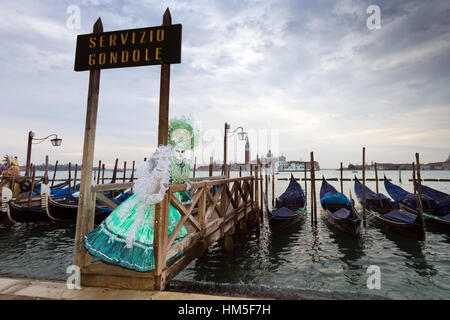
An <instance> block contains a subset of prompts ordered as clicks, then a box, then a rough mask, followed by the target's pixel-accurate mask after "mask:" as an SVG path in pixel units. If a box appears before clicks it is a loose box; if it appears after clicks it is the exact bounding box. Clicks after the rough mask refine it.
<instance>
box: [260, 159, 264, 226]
mask: <svg viewBox="0 0 450 320" xmlns="http://www.w3.org/2000/svg"><path fill="white" fill-rule="evenodd" d="M262 168H263V167H262V166H260V170H261V171H260V172H259V187H260V189H261V198H260V203H261V204H260V210H261V214H260V216H259V218H260V219H261V221H262V220H263V218H264V217H263V212H264V189H263V174H262V172H263V169H262Z"/></svg>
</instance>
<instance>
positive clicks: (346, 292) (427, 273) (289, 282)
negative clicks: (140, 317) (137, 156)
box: [0, 170, 450, 299]
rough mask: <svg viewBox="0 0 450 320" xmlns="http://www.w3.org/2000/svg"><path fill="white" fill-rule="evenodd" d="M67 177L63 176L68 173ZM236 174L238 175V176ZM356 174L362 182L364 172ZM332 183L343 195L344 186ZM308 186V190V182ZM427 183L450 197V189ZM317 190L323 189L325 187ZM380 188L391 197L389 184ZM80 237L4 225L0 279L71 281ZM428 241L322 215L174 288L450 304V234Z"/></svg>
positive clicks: (182, 278) (208, 265) (212, 261)
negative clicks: (337, 223)
mask: <svg viewBox="0 0 450 320" xmlns="http://www.w3.org/2000/svg"><path fill="white" fill-rule="evenodd" d="M198 174H201V175H206V174H207V173H205V172H199V173H198ZM215 174H220V173H215ZM322 174H323V175H324V176H325V177H326V178H335V177H338V176H339V174H340V173H339V171H336V170H322V171H319V172H317V173H316V177H317V178H321V177H322ZM383 174H386V176H387V177H388V178H391V179H392V181H393V182H394V183H396V184H397V183H398V172H395V171H386V172H383V171H382V172H379V177H382V176H383ZM61 175H62V177H63V175H64V173H63V172H61ZM231 175H232V176H234V175H237V172H232V173H231ZM354 175H355V173H352V172H350V171H346V172H344V178H350V177H353V176H354ZM356 175H357V176H358V177H360V176H361V173H360V172H359V173H356ZM373 175H374V173H373V172H367V173H366V177H367V178H372V177H373ZM289 176H290V174H288V173H283V174H278V175H276V176H275V179H278V178H287V177H289ZM294 176H295V177H297V178H300V177H303V173H301V174H300V173H294ZM308 176H309V175H308ZM410 176H411V172H407V171H403V172H402V179H403V183H402V184H401V186H402V187H403V188H405V189H406V190H408V191H412V183H411V182H407V179H409V178H410ZM422 178H424V179H426V178H450V171H423V172H422ZM287 183H288V181H283V180H280V181H279V180H277V181H276V190H275V195H276V196H277V195H280V194H281V193H282V192H283V191H284V189H285V188H286V186H287ZM330 183H331V184H333V185H334V186H336V187H337V188H338V189H339V182H338V181H330ZM301 184H302V187H304V181H302V183H301ZM424 184H425V185H428V186H430V187H433V188H436V189H438V190H442V191H444V192H447V193H449V192H450V183H448V182H424ZM367 185H368V187H369V188H372V189H373V190H374V189H375V182H374V181H368V182H367ZM270 186H271V184H269V195H270V194H271V189H270ZM316 188H317V190H319V189H320V182H317V185H316ZM379 188H380V192H382V193H385V194H386V192H385V190H384V186H383V183H382V182H380V184H379ZM350 189H351V190H352V193H353V194H354V192H353V181H345V182H344V192H345V194H347V195H348V194H349V190H350ZM308 190H310V184H309V182H308ZM269 202H270V198H269ZM318 206H319V204H318ZM74 235H75V226H74V224H67V223H60V222H47V223H30V224H29V225H28V226H27V225H26V224H18V225H14V226H13V227H12V228H11V229H10V230H6V229H5V228H4V227H3V226H0V246H1V250H0V274H10V275H11V274H17V275H26V276H33V277H42V278H48V279H59V280H64V279H66V273H65V272H66V268H67V267H68V266H69V265H71V263H72V255H73V240H74ZM426 237H427V239H426V241H425V242H424V243H421V242H415V241H411V240H409V239H406V238H403V237H401V236H398V235H396V234H393V233H391V232H388V231H384V230H383V229H379V228H375V227H373V226H371V225H370V223H369V224H368V226H367V227H366V228H363V230H362V235H361V237H360V238H359V239H355V238H351V237H349V236H347V235H345V234H341V233H340V232H338V231H333V230H330V229H329V228H328V227H327V226H326V225H325V224H324V223H323V220H322V219H321V218H320V212H319V222H318V226H317V229H316V230H314V231H313V230H312V228H311V224H310V222H309V221H306V222H305V223H303V224H297V225H294V226H292V227H291V228H289V229H287V230H286V231H285V232H280V233H271V232H270V231H269V229H268V228H267V223H265V224H264V226H263V227H262V229H261V234H260V236H259V237H257V235H256V233H255V232H254V231H253V232H251V233H250V234H249V235H248V236H244V237H239V236H236V238H235V245H234V252H233V254H232V255H227V254H225V253H224V251H223V250H222V247H221V244H220V243H215V244H213V245H212V246H211V247H210V248H209V249H208V251H207V252H206V253H205V255H204V256H202V257H201V258H199V259H197V260H195V261H193V262H192V263H191V264H190V265H188V267H187V268H186V269H185V270H184V271H183V272H181V273H180V274H179V275H178V276H177V277H175V279H174V280H173V281H172V282H173V284H174V285H176V286H177V287H178V286H181V287H182V286H183V284H184V283H186V284H190V285H192V283H194V284H195V283H197V284H198V285H199V286H200V285H203V284H208V285H209V286H210V287H211V286H212V285H214V286H215V285H216V284H224V285H226V286H227V287H228V288H231V290H233V289H234V290H242V288H243V287H244V288H246V287H247V288H250V289H251V290H253V291H255V292H257V291H258V290H264V291H266V292H267V291H269V292H270V291H271V290H272V291H277V292H283V293H284V294H289V293H293V294H294V293H295V292H304V291H305V290H306V291H311V292H320V293H323V294H325V295H326V294H333V295H336V294H337V295H339V296H350V297H358V296H374V297H385V298H394V299H449V298H450V250H449V243H450V235H449V234H443V233H435V232H429V231H427V233H426ZM370 265H377V266H379V267H380V270H381V289H380V290H369V289H367V286H366V281H367V278H368V276H369V274H367V273H366V272H367V268H368V267H369V266H370ZM205 290H207V289H205ZM205 293H206V292H205Z"/></svg>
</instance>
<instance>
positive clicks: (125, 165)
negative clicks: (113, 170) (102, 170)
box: [122, 161, 127, 183]
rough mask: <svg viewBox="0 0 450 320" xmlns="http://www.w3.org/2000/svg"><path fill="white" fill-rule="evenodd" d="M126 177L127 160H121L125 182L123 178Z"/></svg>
mask: <svg viewBox="0 0 450 320" xmlns="http://www.w3.org/2000/svg"><path fill="white" fill-rule="evenodd" d="M126 178H127V162H126V161H124V162H123V179H122V181H123V183H125V179H126Z"/></svg>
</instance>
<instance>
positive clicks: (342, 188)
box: [341, 162, 344, 193]
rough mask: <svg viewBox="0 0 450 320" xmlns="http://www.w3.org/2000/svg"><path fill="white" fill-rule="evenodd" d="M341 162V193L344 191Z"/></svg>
mask: <svg viewBox="0 0 450 320" xmlns="http://www.w3.org/2000/svg"><path fill="white" fill-rule="evenodd" d="M342 170H343V168H342V162H341V193H344V181H343V180H344V179H343V173H342Z"/></svg>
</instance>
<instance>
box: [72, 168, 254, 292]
mask: <svg viewBox="0 0 450 320" xmlns="http://www.w3.org/2000/svg"><path fill="white" fill-rule="evenodd" d="M192 182H193V183H192V184H191V185H190V186H189V190H187V188H188V185H186V184H177V185H171V186H170V187H169V189H168V191H167V192H166V194H165V197H164V199H163V201H161V202H160V203H158V204H156V205H155V219H154V238H153V245H154V255H155V269H154V270H152V271H151V272H147V273H138V274H137V273H136V272H134V271H131V270H124V269H123V268H121V267H118V266H111V265H106V264H102V265H101V266H100V265H96V266H91V267H89V265H90V262H88V263H87V264H86V265H85V268H84V273H85V274H86V275H87V277H86V278H85V279H87V280H86V281H85V284H86V285H95V286H98V285H105V286H112V287H121V288H130V289H131V288H134V289H144V288H145V289H148V288H149V283H150V284H151V288H150V289H157V290H163V289H164V287H165V285H166V283H167V282H168V281H169V280H170V279H172V278H173V277H174V276H176V275H177V274H178V273H179V272H180V271H181V270H183V269H184V267H185V266H187V265H188V264H189V263H190V262H191V261H192V260H193V259H195V258H197V257H199V256H200V255H202V254H203V252H204V250H206V248H207V247H208V246H209V245H211V244H212V243H214V242H215V241H217V240H218V239H220V238H222V237H225V238H226V239H230V237H232V234H233V233H234V231H235V229H236V227H240V228H245V229H246V222H247V221H250V222H256V223H257V222H258V215H251V216H249V215H250V214H251V213H253V212H255V208H257V204H256V202H255V198H254V194H256V195H257V187H256V189H254V185H255V184H254V177H252V176H247V177H239V178H231V179H226V178H224V177H207V178H196V179H192ZM132 186H133V183H115V184H101V185H93V186H92V187H91V201H92V203H94V204H95V201H96V200H99V201H101V202H103V203H105V204H106V205H107V206H109V207H110V208H111V209H114V208H115V207H116V206H117V204H115V203H114V202H113V201H111V200H110V199H108V198H107V197H105V196H104V192H105V191H111V190H125V189H128V188H131V187H132ZM185 190H187V191H188V192H189V193H190V195H191V198H192V202H191V203H190V204H182V203H181V202H180V201H179V200H178V199H177V197H176V196H175V194H176V193H177V192H180V191H185ZM170 206H173V207H174V208H175V209H177V210H178V212H179V213H180V220H179V221H178V223H177V225H176V226H175V228H174V229H173V232H172V233H171V234H169V233H168V228H169V211H170ZM90 210H94V208H92V209H90ZM256 211H257V210H256ZM86 216H87V217H92V216H93V212H92V213H91V212H89V213H88V214H87V215H86ZM249 217H251V219H250V220H249ZM183 226H185V227H186V230H187V235H186V236H185V237H183V238H182V239H179V240H177V235H178V233H179V232H180V230H181V229H182V227H183ZM90 229H91V230H92V228H90ZM88 232H90V231H89V230H88ZM76 241H77V239H76ZM225 243H226V244H227V243H228V244H229V243H230V241H225ZM231 244H232V241H231ZM120 268H121V270H119V269H120ZM82 272H83V271H82ZM107 275H109V276H110V277H108V276H107ZM119 276H120V277H122V278H121V280H120V281H118V277H119ZM133 277H135V278H140V279H139V281H131V280H130V279H131V278H133ZM144 277H147V278H153V280H152V281H147V282H145V281H141V280H142V278H144ZM82 279H83V278H82ZM127 279H128V280H127ZM116 280H117V282H118V284H117V286H116V285H115V284H114V283H113V281H116ZM136 283H138V284H136Z"/></svg>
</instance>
